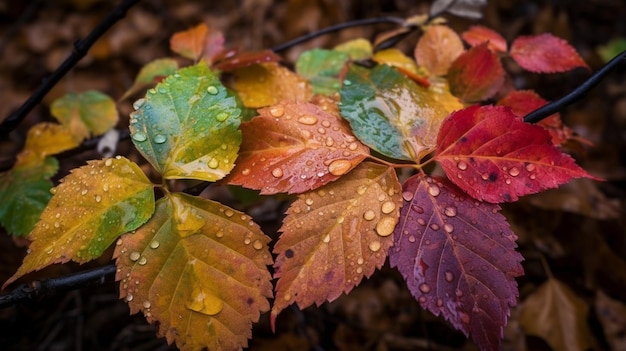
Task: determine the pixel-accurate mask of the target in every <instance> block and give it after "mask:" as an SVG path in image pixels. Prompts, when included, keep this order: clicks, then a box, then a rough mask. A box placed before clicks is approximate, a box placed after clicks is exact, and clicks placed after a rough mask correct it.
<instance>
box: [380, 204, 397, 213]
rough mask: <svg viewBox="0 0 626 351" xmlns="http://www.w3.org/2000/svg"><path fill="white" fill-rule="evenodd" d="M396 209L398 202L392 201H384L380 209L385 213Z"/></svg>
mask: <svg viewBox="0 0 626 351" xmlns="http://www.w3.org/2000/svg"><path fill="white" fill-rule="evenodd" d="M395 209H396V204H394V203H393V202H392V201H387V202H385V203H383V204H382V206H381V207H380V210H381V211H382V213H384V214H390V213H391V212H393V210H395Z"/></svg>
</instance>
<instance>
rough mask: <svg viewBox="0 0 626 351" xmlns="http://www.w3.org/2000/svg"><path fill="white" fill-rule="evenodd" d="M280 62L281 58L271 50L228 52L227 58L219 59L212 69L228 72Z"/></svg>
mask: <svg viewBox="0 0 626 351" xmlns="http://www.w3.org/2000/svg"><path fill="white" fill-rule="evenodd" d="M216 59H219V58H216ZM280 60H281V57H280V56H278V55H276V53H274V52H273V51H272V50H260V51H244V52H237V51H234V52H232V53H231V52H229V53H228V56H227V57H224V58H222V59H220V60H219V62H217V63H216V64H215V65H214V67H215V68H216V69H218V70H220V71H227V72H229V71H233V70H235V69H237V68H243V67H249V66H252V65H255V64H258V63H264V62H279V61H280Z"/></svg>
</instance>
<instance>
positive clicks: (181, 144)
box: [130, 62, 241, 181]
mask: <svg viewBox="0 0 626 351" xmlns="http://www.w3.org/2000/svg"><path fill="white" fill-rule="evenodd" d="M134 105H135V108H137V111H136V112H133V113H132V114H131V119H130V131H131V136H132V140H133V143H135V146H137V148H138V149H139V151H140V152H141V153H142V155H143V156H144V157H145V158H146V159H147V160H148V161H149V162H150V163H151V164H152V166H154V168H156V169H157V170H158V171H159V172H160V173H161V174H162V175H163V177H164V178H166V179H180V178H188V179H198V180H205V181H216V180H219V179H221V178H223V177H224V176H225V175H226V174H228V173H229V172H230V170H231V169H232V168H233V165H234V161H235V159H236V158H237V151H238V150H239V144H240V143H241V132H240V131H239V129H238V127H239V123H240V121H241V109H240V108H239V107H238V106H237V101H236V99H235V98H234V97H233V96H232V95H230V93H229V92H228V91H227V90H226V88H225V87H224V86H223V85H222V84H221V83H220V81H219V80H218V78H217V77H216V76H215V74H214V73H212V72H211V71H210V70H209V68H208V66H207V65H206V63H204V62H200V63H199V64H197V65H194V66H190V67H187V68H183V69H181V70H179V71H178V72H176V73H175V74H174V75H171V76H169V77H167V78H166V79H165V80H164V81H163V82H161V83H159V84H158V85H157V86H156V87H155V88H153V89H150V90H148V93H147V94H146V97H145V99H139V100H138V101H136V102H135V104H134Z"/></svg>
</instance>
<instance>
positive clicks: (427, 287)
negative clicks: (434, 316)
mask: <svg viewBox="0 0 626 351" xmlns="http://www.w3.org/2000/svg"><path fill="white" fill-rule="evenodd" d="M419 289H420V291H421V292H423V293H424V294H428V293H429V292H430V285H428V284H426V283H422V284H420V286H419Z"/></svg>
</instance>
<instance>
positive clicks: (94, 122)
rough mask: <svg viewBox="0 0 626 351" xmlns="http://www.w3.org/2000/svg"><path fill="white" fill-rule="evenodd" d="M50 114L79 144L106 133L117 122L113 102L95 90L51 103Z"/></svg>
mask: <svg viewBox="0 0 626 351" xmlns="http://www.w3.org/2000/svg"><path fill="white" fill-rule="evenodd" d="M50 113H51V114H52V116H54V118H56V119H57V120H58V121H59V122H60V123H61V124H62V125H63V126H64V127H66V128H67V129H68V130H69V131H70V132H71V133H72V135H74V137H75V139H76V140H77V141H79V142H80V141H82V140H84V139H86V138H88V137H89V136H90V135H101V134H104V133H106V132H107V131H108V130H109V129H111V128H113V126H114V125H115V124H116V123H117V120H118V113H117V109H116V108H115V101H113V100H112V99H111V98H110V97H108V96H107V95H105V94H102V93H101V92H98V91H95V90H89V91H86V92H84V93H79V94H76V93H69V94H66V95H64V96H63V97H61V98H59V99H57V100H55V101H54V102H52V105H51V106H50Z"/></svg>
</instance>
